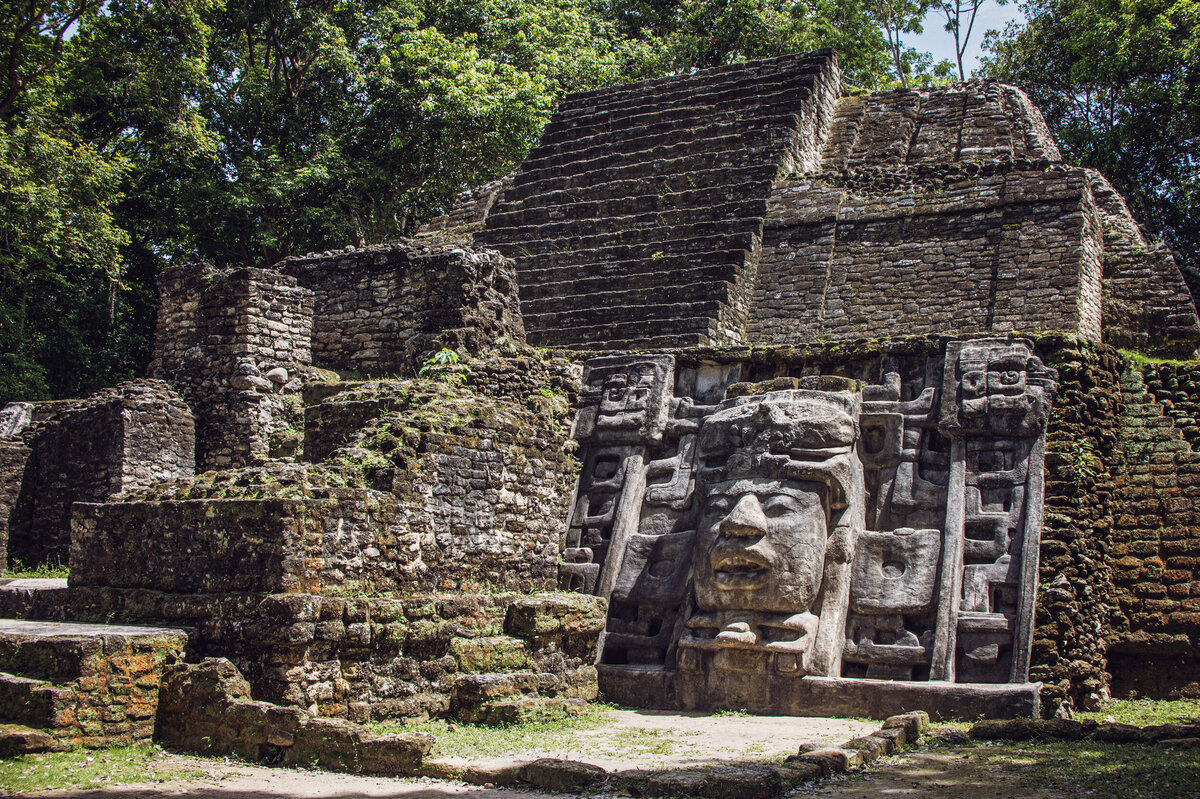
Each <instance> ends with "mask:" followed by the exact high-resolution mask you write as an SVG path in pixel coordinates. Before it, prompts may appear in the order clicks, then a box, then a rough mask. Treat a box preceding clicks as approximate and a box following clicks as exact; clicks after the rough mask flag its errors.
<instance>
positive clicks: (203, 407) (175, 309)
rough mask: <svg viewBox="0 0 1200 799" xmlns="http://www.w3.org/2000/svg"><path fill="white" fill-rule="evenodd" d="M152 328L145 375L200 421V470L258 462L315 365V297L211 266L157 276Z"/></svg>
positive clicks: (263, 277) (271, 276)
mask: <svg viewBox="0 0 1200 799" xmlns="http://www.w3.org/2000/svg"><path fill="white" fill-rule="evenodd" d="M158 290H159V312H158V329H157V332H156V333H155V339H154V357H153V358H152V359H151V361H150V366H149V367H148V369H147V372H148V374H150V375H151V376H153V377H157V378H160V379H163V380H166V381H168V382H170V383H171V384H172V385H174V386H176V387H177V388H178V389H179V390H180V392H182V394H183V395H184V397H185V398H186V399H187V401H188V403H189V404H190V405H191V406H192V408H193V410H194V411H195V413H196V463H197V466H198V467H199V468H200V469H201V470H206V469H219V468H228V467H231V466H240V465H245V464H247V463H253V462H258V461H261V460H263V459H265V458H266V457H267V455H268V454H269V451H270V442H271V436H272V434H273V433H275V432H277V430H278V429H279V428H280V427H283V426H285V425H286V420H285V416H286V409H285V404H284V400H283V398H282V397H283V395H286V394H291V395H297V394H298V393H299V391H300V380H299V379H298V378H299V376H300V375H301V374H303V373H304V372H305V370H306V369H307V368H308V367H309V365H310V364H311V363H312V345H311V340H312V324H313V321H312V313H313V297H312V292H310V291H309V290H307V289H305V288H302V287H300V286H298V285H297V283H296V280H295V279H294V278H292V277H289V276H287V275H282V274H280V273H278V272H275V271H272V270H265V269H251V268H243V269H235V270H232V271H228V272H221V271H218V270H216V269H214V268H213V267H211V266H207V265H203V264H200V265H188V266H181V267H174V268H172V269H168V270H166V271H164V272H163V273H162V274H161V275H159V278H158Z"/></svg>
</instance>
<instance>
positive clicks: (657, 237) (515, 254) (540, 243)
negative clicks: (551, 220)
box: [476, 218, 762, 270]
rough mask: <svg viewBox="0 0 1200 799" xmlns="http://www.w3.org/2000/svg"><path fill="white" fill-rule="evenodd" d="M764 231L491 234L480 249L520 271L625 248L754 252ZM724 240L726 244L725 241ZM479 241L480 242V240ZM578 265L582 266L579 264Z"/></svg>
mask: <svg viewBox="0 0 1200 799" xmlns="http://www.w3.org/2000/svg"><path fill="white" fill-rule="evenodd" d="M761 230H762V219H761V218H750V219H735V220H713V221H704V222H696V223H693V224H687V225H675V226H673V227H661V226H657V225H655V226H647V227H644V228H634V229H631V230H621V231H617V232H613V233H597V234H595V235H592V236H563V237H558V238H543V237H541V236H539V235H538V233H537V230H536V229H534V230H530V231H528V235H527V237H526V238H525V239H524V240H516V241H512V240H508V239H511V238H512V237H510V236H506V237H505V240H500V241H497V240H493V239H492V238H491V235H490V231H489V235H488V236H487V237H486V238H485V239H484V241H483V242H481V243H479V245H478V246H483V247H489V248H492V249H496V250H499V251H500V252H501V253H503V254H504V255H507V256H508V257H509V258H512V259H514V260H515V261H517V269H518V270H520V268H521V265H522V263H529V262H528V261H527V260H526V259H528V258H529V257H530V256H534V255H536V254H538V253H553V252H559V253H562V252H573V251H579V250H593V249H600V248H607V247H617V246H622V245H642V246H646V247H649V248H650V249H648V250H647V251H646V252H647V255H649V256H650V257H655V255H654V254H655V253H660V254H661V255H669V254H671V253H673V252H675V253H677V252H682V251H685V250H683V249H681V248H680V247H679V246H676V242H692V241H695V240H698V239H715V241H708V242H706V244H707V245H708V246H705V244H700V245H699V246H700V247H703V249H716V248H721V249H724V248H733V247H738V246H744V247H745V248H746V249H752V246H753V245H752V244H751V243H750V242H749V241H748V240H747V238H746V237H747V236H756V235H758V233H759V232H760V231H761ZM722 238H723V239H724V241H721V239H722ZM476 241H477V242H478V239H476ZM714 244H715V245H716V246H715V247H714V246H713V245H714ZM576 262H577V263H578V261H576Z"/></svg>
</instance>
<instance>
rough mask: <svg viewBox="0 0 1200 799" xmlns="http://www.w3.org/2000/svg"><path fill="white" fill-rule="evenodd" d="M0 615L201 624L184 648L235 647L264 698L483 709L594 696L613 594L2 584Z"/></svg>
mask: <svg viewBox="0 0 1200 799" xmlns="http://www.w3.org/2000/svg"><path fill="white" fill-rule="evenodd" d="M0 615H3V616H5V617H10V618H37V619H76V620H83V621H87V620H95V621H100V620H114V619H115V620H119V621H121V622H125V623H131V624H136V623H163V622H166V623H170V624H172V625H175V626H181V627H188V628H194V629H195V630H196V632H195V634H194V635H193V636H192V637H191V639H190V641H189V644H188V657H189V658H202V657H227V658H229V659H230V660H231V661H233V662H234V663H235V664H237V667H238V668H239V669H240V670H241V671H242V673H243V674H245V675H246V679H248V680H249V681H250V685H251V686H252V689H253V695H254V697H255V698H256V699H260V700H265V701H270V702H276V703H279V704H284V705H288V706H291V707H302V708H306V709H309V710H311V711H313V712H315V713H317V714H319V715H322V716H335V717H348V718H350V719H352V720H355V721H364V722H365V721H369V720H372V719H386V718H403V717H407V718H412V717H424V716H443V715H447V714H450V713H457V712H459V711H460V710H466V711H469V712H478V711H479V710H480V705H483V704H486V703H488V702H489V701H493V700H494V701H496V702H501V703H506V702H518V703H519V702H520V701H521V700H522V699H525V698H528V697H531V696H532V697H542V698H580V699H594V698H595V697H596V691H597V688H596V671H595V668H594V667H593V666H592V663H593V662H594V660H595V656H596V647H597V644H598V640H599V635H600V631H601V630H602V629H603V627H604V615H605V604H604V602H603V600H599V599H596V598H595V597H588V596H580V595H578V594H537V595H519V594H511V593H510V594H443V595H418V596H406V597H402V598H391V597H386V596H369V597H356V598H340V597H329V596H314V595H311V594H280V595H270V596H263V595H262V594H245V593H242V594H175V593H162V592H157V591H149V590H134V589H118V588H99V587H87V588H63V589H55V590H49V591H36V592H33V591H22V590H11V589H4V588H0ZM489 686H490V688H491V690H489ZM497 709H499V708H497Z"/></svg>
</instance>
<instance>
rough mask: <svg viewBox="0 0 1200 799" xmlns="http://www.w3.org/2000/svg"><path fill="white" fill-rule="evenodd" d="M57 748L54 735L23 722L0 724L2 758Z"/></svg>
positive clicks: (0, 751) (0, 755) (0, 757)
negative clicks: (27, 725)
mask: <svg viewBox="0 0 1200 799" xmlns="http://www.w3.org/2000/svg"><path fill="white" fill-rule="evenodd" d="M54 748H55V741H54V736H52V735H51V734H50V733H48V732H46V731H45V730H37V729H34V728H32V727H26V726H25V725H23V724H0V759H7V758H13V757H17V756H18V755H28V754H34V753H36V752H48V751H50V750H51V749H54Z"/></svg>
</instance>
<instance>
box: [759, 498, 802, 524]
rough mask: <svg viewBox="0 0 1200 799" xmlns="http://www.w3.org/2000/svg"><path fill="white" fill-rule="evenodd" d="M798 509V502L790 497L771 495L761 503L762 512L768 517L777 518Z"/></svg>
mask: <svg viewBox="0 0 1200 799" xmlns="http://www.w3.org/2000/svg"><path fill="white" fill-rule="evenodd" d="M798 509H799V508H798V503H797V502H795V501H794V500H793V499H791V498H790V497H773V498H771V499H769V500H767V502H766V504H765V505H763V513H765V514H766V516H767V518H768V519H778V518H779V517H780V516H786V515H788V514H789V513H792V512H793V511H795V510H798Z"/></svg>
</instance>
